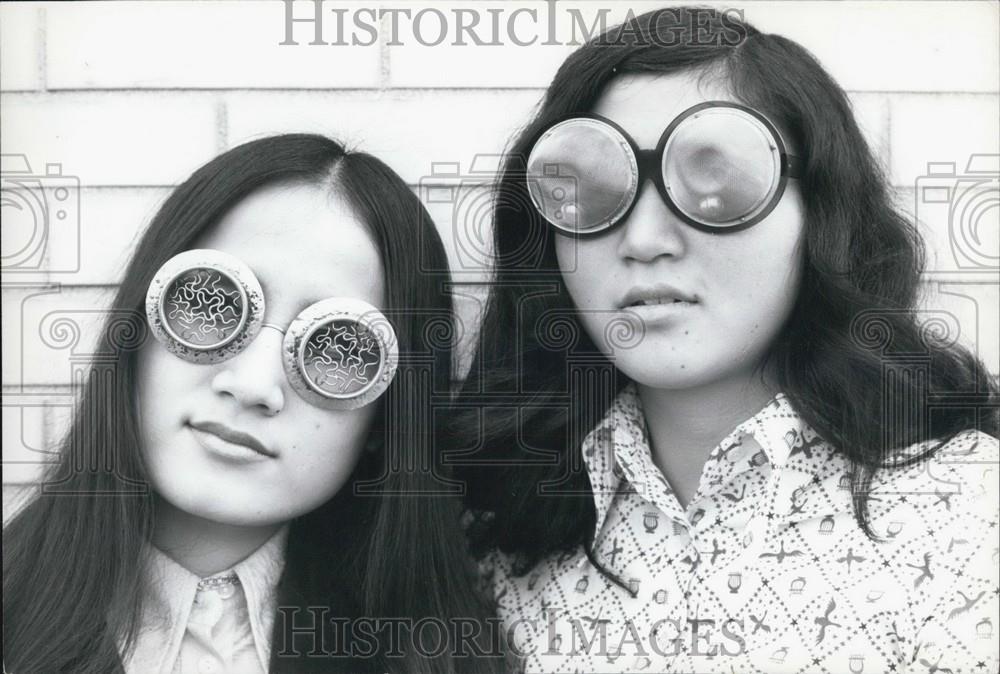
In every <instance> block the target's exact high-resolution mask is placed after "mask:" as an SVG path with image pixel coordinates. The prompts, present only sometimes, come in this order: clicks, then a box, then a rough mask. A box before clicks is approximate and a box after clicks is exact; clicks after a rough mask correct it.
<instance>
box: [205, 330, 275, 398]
mask: <svg viewBox="0 0 1000 674" xmlns="http://www.w3.org/2000/svg"><path fill="white" fill-rule="evenodd" d="M282 341H283V336H282V332H281V331H279V330H268V329H262V330H261V331H260V333H258V335H257V336H256V337H255V338H254V339H253V341H252V342H251V343H250V344H248V345H247V347H246V348H245V349H243V351H241V352H240V353H239V354H237V355H236V356H234V357H232V358H230V359H229V360H226V361H224V362H222V363H220V364H219V365H218V366H217V367H218V371H217V372H216V375H215V377H213V378H212V390H213V391H214V392H215V393H217V394H219V395H221V396H232V397H233V398H234V399H235V400H236V402H238V403H239V404H240V405H241V406H243V407H247V408H251V409H256V410H258V411H259V412H261V413H262V414H264V415H265V416H269V417H271V416H274V415H276V414H278V413H279V412H281V410H283V409H284V407H285V395H286V390H285V388H286V386H287V384H288V382H287V380H286V378H285V370H284V368H283V367H282V365H281V348H282Z"/></svg>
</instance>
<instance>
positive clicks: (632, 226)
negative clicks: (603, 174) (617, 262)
mask: <svg viewBox="0 0 1000 674" xmlns="http://www.w3.org/2000/svg"><path fill="white" fill-rule="evenodd" d="M640 189H641V192H640V193H639V197H638V201H637V202H636V204H635V207H634V208H633V209H632V212H631V213H629V216H628V219H627V220H626V221H625V223H624V225H623V226H622V233H621V234H620V236H621V238H620V239H619V242H618V255H619V257H621V259H623V260H625V261H626V262H628V261H636V262H653V261H654V260H656V259H658V258H660V257H663V256H666V257H680V256H681V255H683V254H684V251H685V248H686V245H687V244H686V239H685V235H686V233H687V232H686V227H687V226H686V225H685V224H684V223H683V222H681V220H680V219H679V218H678V217H677V216H676V215H674V213H673V212H672V211H671V210H670V208H669V207H668V206H667V204H666V203H664V201H663V198H662V197H661V196H660V193H659V192H658V191H657V190H656V187H655V186H653V185H652V184H651V183H649V182H647V183H646V184H645V185H643V186H642V187H641V188H640Z"/></svg>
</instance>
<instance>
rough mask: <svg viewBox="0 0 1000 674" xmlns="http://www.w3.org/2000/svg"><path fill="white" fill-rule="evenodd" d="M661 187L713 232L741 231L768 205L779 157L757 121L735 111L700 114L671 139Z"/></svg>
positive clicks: (777, 175)
mask: <svg viewBox="0 0 1000 674" xmlns="http://www.w3.org/2000/svg"><path fill="white" fill-rule="evenodd" d="M662 162H663V163H662V170H663V182H664V185H665V186H666V189H667V192H668V193H669V194H670V197H671V199H672V200H673V202H674V203H675V204H676V205H677V207H678V208H679V209H680V210H681V212H683V213H684V214H685V215H686V216H688V217H689V218H691V219H692V220H694V221H696V222H699V223H702V224H704V225H709V226H713V227H734V226H738V225H741V224H743V223H745V222H747V221H749V220H750V219H752V218H753V217H754V216H756V215H758V214H759V213H761V212H762V211H763V210H764V209H765V208H766V207H767V206H768V204H770V202H771V199H772V197H773V196H774V194H775V192H776V191H777V189H778V186H779V179H780V173H781V157H780V153H779V150H778V147H777V144H776V142H775V140H774V137H773V135H772V134H771V133H770V132H769V130H768V129H767V127H765V126H764V125H763V124H762V123H761V122H760V121H759V120H757V119H756V118H754V117H753V116H752V115H750V114H748V113H746V112H743V111H742V110H739V109H736V108H728V107H719V108H709V109H706V110H701V111H699V112H696V113H694V114H692V115H691V116H690V117H688V118H686V119H685V120H684V121H682V122H681V123H680V124H679V125H678V126H677V127H676V128H675V129H674V130H673V133H672V134H671V135H670V138H669V139H668V140H667V143H666V146H665V148H664V152H663V157H662Z"/></svg>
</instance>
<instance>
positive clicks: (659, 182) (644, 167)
mask: <svg viewBox="0 0 1000 674" xmlns="http://www.w3.org/2000/svg"><path fill="white" fill-rule="evenodd" d="M706 108H735V109H737V110H740V111H741V112H744V113H746V114H748V115H750V116H752V117H753V118H754V119H756V120H758V121H759V122H760V123H761V124H763V125H764V128H766V129H767V131H768V132H769V133H770V134H771V137H772V139H773V140H774V143H775V147H776V149H777V151H778V157H779V161H780V173H779V176H778V187H777V189H776V190H775V192H774V195H773V196H772V197H771V201H770V202H768V204H767V205H766V206H765V207H764V208H763V209H762V210H761V211H760V212H759V213H758V214H757V215H755V216H754V217H752V218H750V219H749V220H747V221H746V222H741V223H739V224H737V225H728V226H713V225H707V224H705V223H703V222H698V221H697V220H695V219H693V218H691V217H689V216H688V215H687V214H686V213H684V212H683V211H682V210H681V209H680V207H679V206H678V205H677V204H676V203H675V202H674V200H673V199H672V198H671V196H670V192H669V191H668V190H667V186H666V183H664V181H663V171H662V170H661V164H662V159H663V152H664V150H665V148H666V147H667V142H668V141H669V140H670V136H671V135H672V134H673V132H674V130H675V129H676V128H677V127H678V126H680V124H681V123H682V122H683V121H684V120H686V119H687V118H688V117H690V116H691V115H694V114H696V113H698V112H700V111H702V110H705V109H706ZM571 119H594V120H597V121H599V122H602V123H604V124H607V125H608V126H610V127H611V128H612V129H614V130H615V131H617V132H618V133H620V134H621V135H622V138H624V139H625V141H626V142H627V143H628V145H629V148H630V149H631V150H632V155H633V157H634V158H635V162H636V165H637V166H638V169H639V177H638V186H637V188H636V191H635V196H634V197H633V198H632V203H630V204H629V205H628V208H626V209H625V210H624V211H623V212H622V214H621V215H620V216H619V217H618V219H617V220H615V221H613V222H611V223H610V224H608V225H606V226H605V227H603V228H602V229H599V230H596V231H588V232H578V231H573V230H565V229H562V228H560V227H558V226H556V225H553V224H552V223H550V222H549V221H548V219H546V218H545V216H544V214H541V215H542V219H543V220H545V222H546V223H547V224H549V226H551V227H552V229H554V230H555V231H556V232H557V233H559V234H561V235H563V236H568V237H573V238H580V239H584V238H591V237H595V236H600V235H602V234H606V233H607V232H610V231H611V230H613V229H615V228H616V227H619V226H620V225H621V224H622V223H623V222H625V220H627V219H628V216H629V215H630V214H631V213H632V209H633V208H635V205H636V203H637V202H638V201H639V197H640V196H642V190H643V189H644V188H645V183H646V181H647V180H652V181H653V184H654V185H656V189H657V191H658V192H659V193H660V198H661V199H663V202H664V203H665V204H666V205H667V207H668V208H669V209H670V210H671V212H672V213H673V214H674V215H676V216H677V217H678V218H680V219H681V220H682V221H683V222H684V223H685V224H687V225H690V226H691V227H694V228H695V229H698V230H701V231H703V232H709V233H712V234H729V233H731V232H738V231H741V230H744V229H747V228H748V227H752V226H754V225H756V224H757V223H758V222H760V221H761V220H763V219H764V218H766V217H767V216H768V215H770V213H771V211H773V210H774V208H775V207H776V206H777V205H778V202H780V201H781V197H782V196H783V195H784V193H785V186H786V184H787V183H788V180H789V179H797V178H799V177H800V176H801V166H802V162H801V159H800V158H799V157H797V156H795V155H791V154H788V153H787V152H786V148H785V143H784V141H783V140H782V138H781V134H780V133H778V129H777V128H776V127H775V126H774V124H772V123H771V121H770V120H769V119H767V118H766V117H765V116H764V115H762V114H761V113H759V112H757V111H756V110H754V109H753V108H748V107H747V106H745V105H740V104H739V103H733V102H730V101H705V102H704V103H698V104H697V105H694V106H691V107H690V108H688V109H687V110H684V111H683V112H681V113H680V114H679V115H677V116H676V117H675V118H674V119H673V121H671V122H670V124H669V125H668V126H667V128H666V129H664V130H663V133H662V134H660V140H659V141H658V142H657V143H656V148H655V149H645V150H643V149H640V148H639V145H638V143H636V142H635V139H633V138H632V136H630V135H629V134H628V133H627V132H626V131H625V129H623V128H622V127H621V126H619V125H618V124H615V123H614V122H613V121H611V120H610V119H608V118H606V117H602V116H601V115H595V114H590V113H584V114H570V115H565V116H563V117H560V118H559V119H557V120H555V121H554V122H552V123H551V124H549V125H548V126H546V127H545V128H544V129H542V130H541V131H539V132H538V134H536V135H535V137H534V139H533V140H532V141H531V150H534V148H535V145H536V144H537V143H538V141H539V140H541V138H542V136H544V135H545V134H546V133H548V132H549V131H550V130H551V129H552V128H553V127H554V126H556V125H558V124H561V123H563V122H566V121H569V120H571ZM530 156H531V151H529V152H528V157H530ZM536 210H537V209H536Z"/></svg>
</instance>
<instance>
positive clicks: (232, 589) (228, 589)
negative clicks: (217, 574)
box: [215, 584, 236, 599]
mask: <svg viewBox="0 0 1000 674" xmlns="http://www.w3.org/2000/svg"><path fill="white" fill-rule="evenodd" d="M215 593H216V594H218V595H219V596H220V597H222V598H223V599H229V598H230V597H232V596H233V595H234V594H235V593H236V586H235V585H232V584H228V585H222V586H220V587H217V588H215Z"/></svg>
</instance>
